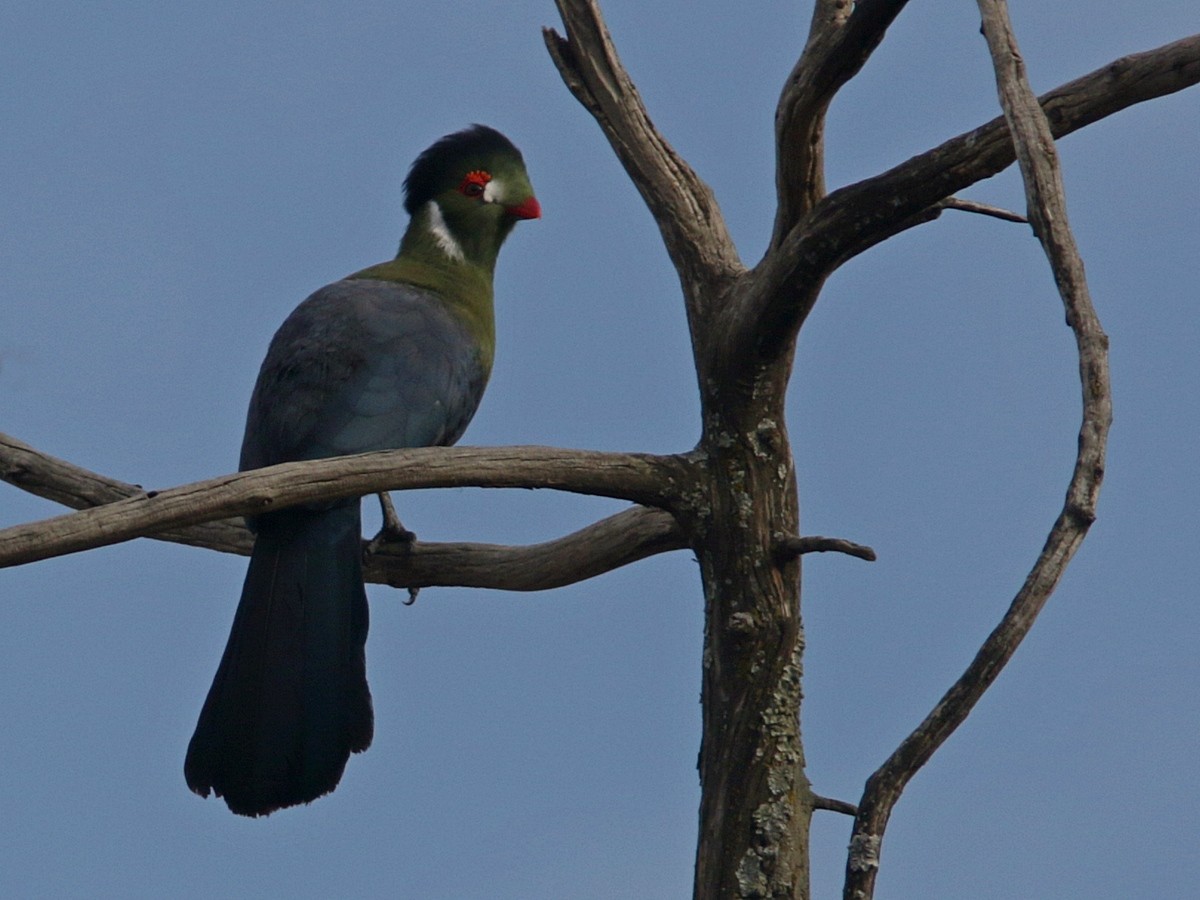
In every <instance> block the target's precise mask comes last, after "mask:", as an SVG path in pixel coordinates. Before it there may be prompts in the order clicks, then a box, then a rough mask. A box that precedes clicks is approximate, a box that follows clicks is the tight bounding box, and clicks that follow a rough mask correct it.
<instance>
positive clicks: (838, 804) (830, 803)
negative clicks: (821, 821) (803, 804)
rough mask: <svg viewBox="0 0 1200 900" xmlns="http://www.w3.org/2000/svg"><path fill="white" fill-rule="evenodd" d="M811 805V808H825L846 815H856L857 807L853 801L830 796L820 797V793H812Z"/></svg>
mask: <svg viewBox="0 0 1200 900" xmlns="http://www.w3.org/2000/svg"><path fill="white" fill-rule="evenodd" d="M812 805H813V809H827V810H829V811H830V812H839V813H842V814H844V815H847V816H857V815H858V807H857V806H855V805H854V804H853V803H847V802H846V801H845V800H835V799H833V798H832V797H822V796H821V795H820V794H813V798H812Z"/></svg>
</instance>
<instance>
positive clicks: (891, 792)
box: [844, 0, 1112, 900]
mask: <svg viewBox="0 0 1200 900" xmlns="http://www.w3.org/2000/svg"><path fill="white" fill-rule="evenodd" d="M978 3H979V8H980V11H981V13H982V14H983V24H984V35H985V37H986V38H987V43H988V48H989V50H990V51H991V55H992V63H993V67H994V68H995V71H996V83H997V87H998V90H999V94H1000V102H1001V105H1002V106H1003V108H1004V115H1005V119H1006V121H1007V123H1008V127H1009V128H1010V130H1011V134H1012V140H1013V143H1014V144H1015V146H1016V154H1017V158H1018V160H1019V162H1020V165H1021V175H1022V178H1023V179H1024V182H1025V191H1026V196H1027V200H1028V206H1029V218H1030V220H1031V221H1032V223H1033V228H1034V232H1035V233H1036V234H1037V236H1038V239H1039V240H1040V241H1041V242H1042V246H1043V248H1044V249H1045V251H1046V256H1047V257H1048V259H1049V260H1050V265H1051V268H1052V269H1053V271H1054V279H1055V281H1056V282H1057V284H1058V289H1059V293H1060V294H1061V295H1062V300H1063V305H1064V306H1065V307H1066V312H1067V324H1068V325H1070V327H1071V330H1072V331H1073V332H1074V334H1075V340H1076V344H1077V347H1078V351H1079V373H1080V381H1081V383H1082V388H1083V422H1082V425H1081V426H1080V430H1079V449H1078V454H1077V456H1076V459H1075V468H1074V471H1073V473H1072V476H1071V482H1070V485H1069V486H1068V488H1067V496H1066V499H1065V501H1064V503H1063V509H1062V512H1061V513H1060V514H1059V516H1058V518H1057V520H1056V521H1055V523H1054V526H1053V527H1052V528H1051V530H1050V534H1049V536H1048V537H1047V538H1046V544H1045V546H1044V547H1043V548H1042V552H1041V553H1040V554H1039V555H1038V558H1037V561H1036V562H1035V563H1034V566H1033V568H1032V570H1031V571H1030V573H1029V576H1028V577H1027V578H1026V579H1025V583H1024V584H1023V585H1022V586H1021V589H1020V591H1018V592H1017V595H1016V597H1015V598H1014V599H1013V602H1012V605H1011V606H1010V607H1009V609H1008V611H1007V612H1006V613H1005V615H1004V618H1003V619H1002V620H1001V621H1000V624H999V625H997V626H996V628H995V630H993V631H992V633H991V634H990V635H988V638H987V640H986V641H984V643H983V645H982V646H981V647H980V649H979V652H978V653H977V654H976V656H975V659H974V660H972V662H971V664H970V666H968V667H967V670H966V672H964V673H963V675H962V677H961V678H959V679H958V681H957V682H955V684H954V685H953V686H952V687H951V688H950V690H949V691H947V692H946V694H945V696H943V697H942V699H941V701H940V702H939V703H938V704H937V706H935V707H934V709H933V711H932V712H930V713H929V715H928V716H926V717H925V720H924V721H923V722H921V724H920V725H919V726H917V728H916V730H915V731H913V733H912V734H910V735H909V736H908V737H907V738H905V739H904V741H903V742H902V743H901V744H900V746H899V747H898V748H897V749H896V751H895V752H894V753H892V755H891V756H890V757H888V759H887V761H886V762H885V763H884V764H883V765H882V766H881V767H880V768H879V769H878V770H877V771H876V772H875V773H874V774H873V775H872V776H871V777H870V779H868V781H867V785H866V789H865V790H864V792H863V797H862V800H861V802H860V804H859V811H858V814H857V816H856V818H855V823H854V836H853V837H852V838H851V847H852V848H853V847H869V848H871V850H872V854H871V855H870V857H869V858H867V857H864V856H863V855H862V854H858V855H852V857H851V859H850V860H849V861H848V864H847V867H846V881H845V890H844V896H845V897H846V898H847V900H870V898H871V897H872V896H873V895H874V887H875V877H876V873H877V872H878V867H879V855H878V854H879V849H880V846H881V844H882V840H883V833H884V830H885V829H886V827H887V822H888V819H889V817H890V816H891V812H892V809H893V807H894V806H895V804H896V801H897V800H899V798H900V794H901V792H902V791H903V790H904V788H905V786H906V785H907V784H908V782H909V780H910V779H911V778H912V777H913V776H914V775H915V774H916V773H917V771H918V770H919V769H920V768H921V767H922V766H923V765H924V764H925V763H926V762H927V761H928V760H929V759H930V757H931V756H932V755H933V754H934V752H936V750H937V749H938V748H939V747H940V746H941V745H942V744H943V743H944V742H945V741H946V740H947V738H949V736H950V735H951V734H952V733H953V732H954V730H955V729H956V728H957V727H958V726H959V725H961V724H962V723H963V722H964V721H965V720H966V718H967V716H968V715H969V714H970V712H971V710H972V709H973V708H974V706H975V704H976V703H977V702H978V701H979V699H980V698H981V697H982V696H983V694H984V692H985V691H986V690H987V689H988V688H989V687H990V686H991V685H992V683H993V682H994V681H995V679H996V678H997V676H998V675H999V674H1000V671H1001V670H1002V669H1003V668H1004V666H1005V665H1006V664H1007V662H1008V661H1009V659H1011V658H1012V655H1013V654H1014V653H1015V652H1016V649H1017V647H1018V646H1019V645H1020V643H1021V641H1022V640H1023V639H1024V638H1025V636H1026V635H1027V634H1028V633H1029V630H1030V629H1031V628H1032V627H1033V623H1034V620H1035V619H1036V618H1037V615H1038V613H1039V612H1041V610H1042V607H1043V606H1044V605H1045V603H1046V601H1047V600H1048V599H1049V597H1050V595H1051V594H1052V593H1053V591H1054V589H1055V587H1057V585H1058V582H1059V580H1060V579H1061V578H1062V575H1063V572H1064V571H1065V570H1066V567H1067V565H1068V564H1069V563H1070V561H1071V559H1072V557H1073V556H1074V554H1075V552H1076V550H1077V549H1078V548H1079V546H1080V544H1081V543H1082V542H1083V539H1084V537H1085V536H1086V535H1087V531H1088V528H1089V527H1090V526H1091V523H1092V522H1093V521H1094V520H1095V518H1096V500H1097V497H1098V495H1099V491H1100V484H1101V481H1102V480H1103V477H1104V456H1105V445H1106V442H1107V439H1108V429H1109V425H1110V424H1111V422H1112V400H1111V393H1110V386H1109V375H1108V338H1107V337H1106V336H1105V334H1104V331H1103V330H1102V329H1101V327H1100V321H1099V319H1098V318H1097V316H1096V312H1095V309H1094V308H1093V307H1092V302H1091V298H1090V296H1089V294H1088V288H1087V280H1086V278H1085V276H1084V271H1083V261H1082V259H1081V258H1080V256H1079V252H1078V250H1077V248H1076V246H1075V239H1074V236H1073V235H1072V234H1071V229H1070V225H1069V224H1068V221H1067V208H1066V198H1065V194H1064V190H1063V185H1062V178H1061V173H1060V171H1059V165H1058V154H1057V151H1056V150H1055V147H1054V139H1053V136H1052V134H1051V128H1050V123H1049V122H1048V120H1047V118H1046V115H1045V114H1044V112H1043V110H1042V106H1041V105H1040V104H1039V102H1038V99H1037V97H1035V96H1034V93H1033V91H1032V89H1031V88H1030V87H1029V81H1028V79H1027V78H1026V75H1025V65H1024V62H1023V61H1022V60H1021V56H1020V53H1019V51H1018V49H1017V42H1016V37H1015V36H1014V35H1013V32H1012V26H1011V23H1010V22H1009V18H1008V10H1007V7H1006V4H1005V2H1004V0H978Z"/></svg>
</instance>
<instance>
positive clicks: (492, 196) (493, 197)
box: [483, 178, 504, 203]
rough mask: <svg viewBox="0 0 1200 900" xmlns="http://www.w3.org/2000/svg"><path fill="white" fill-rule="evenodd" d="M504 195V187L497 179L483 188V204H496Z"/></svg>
mask: <svg viewBox="0 0 1200 900" xmlns="http://www.w3.org/2000/svg"><path fill="white" fill-rule="evenodd" d="M503 193H504V186H503V185H502V184H501V183H500V182H499V181H498V180H497V179H495V178H493V179H492V180H491V181H489V182H488V183H487V184H485V185H484V186H483V202H484V203H495V202H497V201H498V200H499V199H500V196H501V195H502V194H503Z"/></svg>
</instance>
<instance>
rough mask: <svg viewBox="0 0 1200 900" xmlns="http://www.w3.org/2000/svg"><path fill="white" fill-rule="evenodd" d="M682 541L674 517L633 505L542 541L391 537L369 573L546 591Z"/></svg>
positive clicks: (391, 579) (403, 581)
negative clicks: (400, 540)
mask: <svg viewBox="0 0 1200 900" xmlns="http://www.w3.org/2000/svg"><path fill="white" fill-rule="evenodd" d="M686 546H687V540H686V539H685V538H684V536H683V531H682V529H681V528H680V527H679V525H678V524H677V523H676V521H675V518H674V517H673V516H672V515H671V514H670V513H668V512H665V511H664V510H661V509H651V508H649V507H645V506H635V507H633V508H632V509H627V510H623V511H622V512H619V513H617V514H616V515H613V516H609V517H608V518H606V519H601V520H600V521H599V522H596V523H594V524H592V525H589V526H587V527H586V528H581V529H580V530H579V531H576V532H573V533H571V534H568V535H566V536H564V537H561V538H557V539H555V540H552V541H546V542H545V543H541V544H531V545H529V546H525V547H513V546H506V545H499V544H466V543H445V544H442V543H425V542H424V541H419V540H418V541H415V542H413V543H412V544H408V545H404V544H401V545H388V544H384V545H383V547H381V548H380V550H379V551H378V552H376V553H373V554H371V555H370V556H369V557H368V559H367V564H366V575H367V580H368V581H374V582H380V583H382V584H389V585H391V586H392V587H399V588H421V587H432V586H443V587H478V588H491V589H493V590H502V591H545V590H550V589H551V588H557V587H563V586H564V585H568V584H576V583H578V582H580V581H586V580H587V579H589V578H594V577H595V576H597V575H602V574H604V573H605V572H611V571H612V570H614V569H619V568H621V567H622V566H626V565H629V564H630V563H634V562H637V561H638V560H641V559H645V558H646V557H648V556H654V555H655V554H658V553H666V552H668V551H671V550H682V549H683V548H684V547H686Z"/></svg>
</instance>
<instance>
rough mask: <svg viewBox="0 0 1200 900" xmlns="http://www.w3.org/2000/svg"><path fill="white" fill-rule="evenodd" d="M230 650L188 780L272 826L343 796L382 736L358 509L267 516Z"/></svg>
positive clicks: (199, 729)
mask: <svg viewBox="0 0 1200 900" xmlns="http://www.w3.org/2000/svg"><path fill="white" fill-rule="evenodd" d="M256 525H257V527H258V537H257V540H256V541H255V544H254V555H253V556H252V557H251V559H250V569H249V571H247V573H246V583H245V586H244V587H243V588H242V599H241V602H240V603H239V604H238V609H237V615H236V616H235V617H234V620H233V629H232V631H231V632H230V634H229V643H228V644H226V646H225V655H224V656H223V657H222V658H221V665H220V667H219V668H218V669H217V674H216V677H215V678H214V679H213V684H212V687H211V688H210V689H209V692H208V699H207V700H205V701H204V708H203V709H202V710H201V711H200V721H199V722H198V723H197V725H196V733H195V734H194V735H193V736H192V741H191V743H190V744H189V745H188V752H187V760H186V761H185V762H184V767H183V770H184V775H185V777H186V778H187V783H188V787H190V788H191V789H192V790H193V791H195V792H196V793H197V794H199V795H200V796H202V797H207V796H208V794H209V792H210V791H212V792H214V793H215V794H216V795H217V796H218V797H224V798H225V803H226V804H227V805H228V806H229V808H230V809H231V810H233V812H235V813H238V814H239V815H244V816H262V815H267V814H268V813H271V812H274V811H275V810H277V809H281V808H283V807H285V806H295V805H296V804H298V803H308V802H310V801H312V800H315V799H316V798H317V797H320V796H321V795H322V794H328V793H329V792H330V791H332V790H333V789H334V788H335V787H337V783H338V780H339V779H340V778H341V777H342V770H343V769H344V768H345V767H346V760H347V759H349V757H350V754H351V753H356V752H359V751H361V750H366V749H367V747H368V746H370V744H371V736H372V733H373V732H374V716H373V714H372V712H371V692H370V690H369V688H368V687H367V671H366V656H365V645H366V641H367V595H366V592H365V590H364V589H363V576H362V550H361V543H360V541H361V525H360V522H359V501H358V500H357V499H355V500H354V501H353V502H352V503H350V504H346V505H341V506H337V507H335V508H333V509H327V510H320V511H312V510H287V511H283V512H279V513H275V514H273V515H270V516H263V517H260V518H259V519H258V520H257V522H256Z"/></svg>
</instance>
